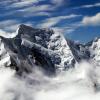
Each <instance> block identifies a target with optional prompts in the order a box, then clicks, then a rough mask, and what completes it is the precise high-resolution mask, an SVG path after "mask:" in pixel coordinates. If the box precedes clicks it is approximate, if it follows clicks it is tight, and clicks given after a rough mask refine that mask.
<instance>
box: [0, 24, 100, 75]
mask: <svg viewBox="0 0 100 100" xmlns="http://www.w3.org/2000/svg"><path fill="white" fill-rule="evenodd" d="M81 61H88V62H91V63H93V64H95V65H96V66H100V39H99V38H95V39H94V40H92V41H90V42H88V43H86V44H81V43H79V42H75V41H72V40H70V39H65V38H64V36H63V34H62V33H59V32H55V31H53V30H52V29H37V28H32V27H30V26H26V25H23V24H22V25H20V26H19V28H18V29H17V31H16V35H15V36H14V37H9V38H7V36H6V37H3V36H0V67H10V68H11V69H14V70H16V73H17V74H18V75H21V74H22V73H23V72H26V73H31V71H32V68H34V67H36V66H37V67H39V68H41V69H42V70H43V72H44V73H45V74H47V75H55V74H56V73H59V72H61V71H66V70H68V69H70V68H74V67H75V65H76V64H78V63H80V62H81Z"/></svg>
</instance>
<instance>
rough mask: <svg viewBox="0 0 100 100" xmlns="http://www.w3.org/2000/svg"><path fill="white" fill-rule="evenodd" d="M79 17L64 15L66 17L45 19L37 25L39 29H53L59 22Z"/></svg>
mask: <svg viewBox="0 0 100 100" xmlns="http://www.w3.org/2000/svg"><path fill="white" fill-rule="evenodd" d="M79 16H81V15H75V14H71V15H66V16H57V17H51V18H47V19H46V20H43V21H42V22H41V24H39V25H38V26H39V27H43V28H44V27H47V28H50V27H53V26H54V25H56V24H57V23H59V22H60V21H61V20H66V19H70V18H75V17H79Z"/></svg>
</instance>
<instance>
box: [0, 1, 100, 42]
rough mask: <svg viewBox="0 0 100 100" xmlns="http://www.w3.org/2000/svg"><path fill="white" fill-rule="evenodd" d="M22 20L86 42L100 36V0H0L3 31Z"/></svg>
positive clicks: (16, 25) (13, 29) (12, 29)
mask: <svg viewBox="0 0 100 100" xmlns="http://www.w3.org/2000/svg"><path fill="white" fill-rule="evenodd" d="M21 23H23V24H26V25H30V26H33V27H36V28H53V29H54V30H56V31H59V32H61V33H62V34H64V36H65V37H66V38H70V39H72V40H75V41H80V42H83V43H85V42H88V41H90V40H92V39H93V38H95V37H99V36H100V0H0V33H4V32H15V31H16V29H17V27H18V25H19V24H21Z"/></svg>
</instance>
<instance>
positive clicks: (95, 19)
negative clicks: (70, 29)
mask: <svg viewBox="0 0 100 100" xmlns="http://www.w3.org/2000/svg"><path fill="white" fill-rule="evenodd" d="M82 24H83V25H89V26H98V25H100V13H97V14H96V15H94V16H85V17H84V18H83V20H82Z"/></svg>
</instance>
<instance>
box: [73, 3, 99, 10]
mask: <svg viewBox="0 0 100 100" xmlns="http://www.w3.org/2000/svg"><path fill="white" fill-rule="evenodd" d="M92 7H100V3H95V4H90V5H82V6H79V7H75V8H74V9H79V8H92Z"/></svg>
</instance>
